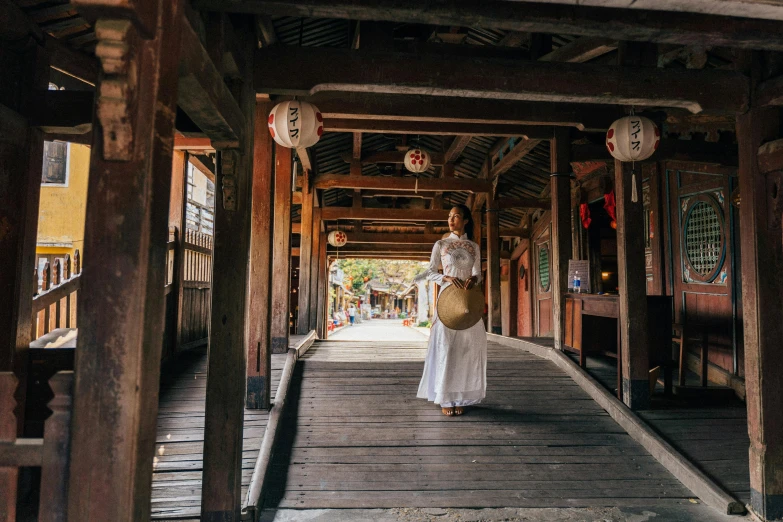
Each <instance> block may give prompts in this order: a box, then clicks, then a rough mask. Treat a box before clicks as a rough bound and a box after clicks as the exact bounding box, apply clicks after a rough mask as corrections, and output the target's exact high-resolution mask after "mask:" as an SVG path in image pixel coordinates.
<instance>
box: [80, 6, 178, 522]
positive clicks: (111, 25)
mask: <svg viewBox="0 0 783 522" xmlns="http://www.w3.org/2000/svg"><path fill="white" fill-rule="evenodd" d="M90 5H92V6H93V7H94V8H95V9H96V13H98V12H99V14H100V16H97V17H96V18H97V19H98V22H97V24H96V36H97V38H98V43H97V47H96V50H97V51H96V54H98V56H99V57H100V56H104V57H105V59H104V61H103V62H102V66H103V74H102V75H101V79H100V80H99V82H98V84H97V86H96V97H97V104H98V107H99V109H98V110H97V111H96V112H95V117H94V120H93V133H92V151H91V156H90V177H89V187H88V190H87V209H88V212H87V216H86V222H85V230H84V248H85V251H86V252H89V255H88V256H87V259H85V262H86V266H85V268H84V274H83V275H82V276H81V278H82V280H81V289H80V292H79V294H80V295H79V299H80V302H79V307H80V308H82V307H83V308H82V309H83V310H88V311H89V313H84V314H81V315H80V317H79V338H78V341H77V348H76V353H77V357H76V364H75V367H76V369H75V376H76V377H75V385H74V401H73V417H72V418H73V422H72V430H71V438H72V442H71V453H70V456H71V458H70V470H69V477H70V478H69V479H68V520H112V521H117V522H121V521H133V520H147V519H149V516H150V491H151V480H150V476H151V475H152V458H153V455H154V451H155V433H156V421H157V415H158V388H159V384H160V358H161V349H162V344H163V343H162V338H163V331H164V306H165V297H164V285H165V280H166V270H164V269H163V267H165V266H166V250H167V247H166V243H167V240H168V210H169V208H168V207H169V195H170V193H171V165H172V150H173V148H174V117H175V114H176V103H177V85H178V84H177V74H178V73H177V66H178V63H179V50H180V34H179V26H180V21H181V19H182V13H181V5H182V2H179V1H168V0H167V1H163V0H159V1H158V2H150V3H149V4H147V6H146V8H145V9H144V13H145V14H148V13H149V12H152V13H154V16H152V17H151V22H152V25H151V26H149V27H148V29H149V33H148V34H147V35H146V38H143V37H142V34H140V33H139V30H138V29H137V26H136V25H135V24H133V23H132V22H130V21H128V15H130V16H133V15H134V14H139V15H141V13H140V9H141V8H140V7H138V5H137V4H133V5H132V6H131V7H127V6H126V5H123V6H122V7H117V8H116V9H115V8H113V7H112V6H114V5H115V2H108V1H107V2H105V3H104V2H102V1H94V2H90ZM126 8H127V9H126ZM120 47H121V48H125V49H127V52H126V53H124V54H121V55H116V54H114V53H105V54H104V53H102V52H100V51H102V50H105V49H106V48H111V49H114V48H120ZM127 71H135V74H133V75H130V74H127ZM118 85H121V86H123V87H122V88H118ZM77 266H78V265H77ZM106 267H113V269H111V270H106Z"/></svg>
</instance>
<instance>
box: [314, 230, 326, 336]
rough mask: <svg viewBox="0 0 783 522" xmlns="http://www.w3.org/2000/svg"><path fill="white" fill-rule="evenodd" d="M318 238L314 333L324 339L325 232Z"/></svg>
mask: <svg viewBox="0 0 783 522" xmlns="http://www.w3.org/2000/svg"><path fill="white" fill-rule="evenodd" d="M319 236H320V238H319V240H318V310H317V311H316V324H317V325H318V329H317V331H316V333H317V334H318V337H320V338H321V339H326V332H327V328H326V326H327V323H328V321H329V316H328V311H329V262H328V260H327V258H326V245H327V243H326V232H321V233H319Z"/></svg>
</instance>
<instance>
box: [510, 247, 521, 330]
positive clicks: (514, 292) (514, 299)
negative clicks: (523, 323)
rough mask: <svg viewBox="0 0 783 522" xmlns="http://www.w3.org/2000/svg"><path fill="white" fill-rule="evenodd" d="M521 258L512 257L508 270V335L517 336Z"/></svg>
mask: <svg viewBox="0 0 783 522" xmlns="http://www.w3.org/2000/svg"><path fill="white" fill-rule="evenodd" d="M520 263H522V260H521V259H512V260H511V263H510V264H509V267H508V268H509V270H508V285H509V286H508V299H509V306H508V315H509V324H508V336H509V337H516V336H517V335H519V333H518V332H519V327H518V324H519V265H520Z"/></svg>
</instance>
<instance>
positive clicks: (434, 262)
mask: <svg viewBox="0 0 783 522" xmlns="http://www.w3.org/2000/svg"><path fill="white" fill-rule="evenodd" d="M439 269H440V241H436V242H435V246H433V247H432V255H431V256H430V266H428V267H427V270H425V271H424V274H425V275H426V277H427V281H435V282H436V283H437V284H439V285H442V284H443V277H444V276H443V274H440V273H438V270H439Z"/></svg>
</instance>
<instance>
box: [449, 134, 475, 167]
mask: <svg viewBox="0 0 783 522" xmlns="http://www.w3.org/2000/svg"><path fill="white" fill-rule="evenodd" d="M471 139H473V136H471V135H466V136H455V137H454V139H453V140H452V141H451V145H449V148H448V149H447V150H446V152H445V154H443V161H444V163H454V162H455V161H457V158H459V157H460V156H461V155H462V151H464V150H465V148H466V147H467V146H468V144H469V143H470V140H471Z"/></svg>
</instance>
